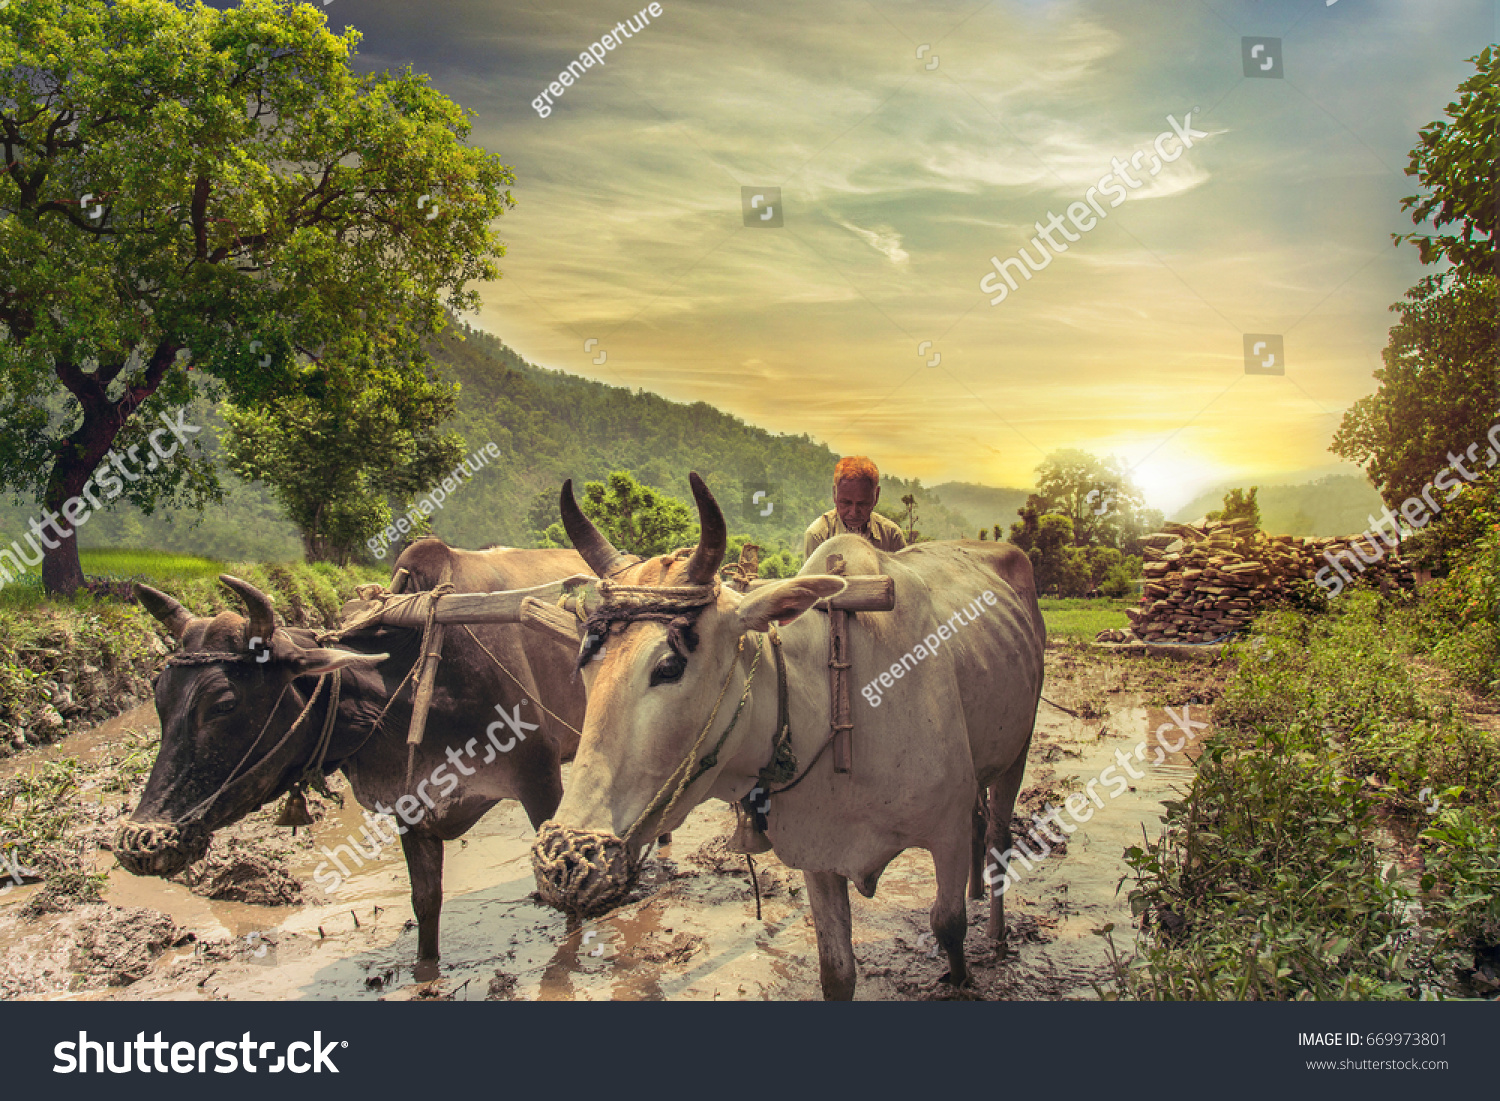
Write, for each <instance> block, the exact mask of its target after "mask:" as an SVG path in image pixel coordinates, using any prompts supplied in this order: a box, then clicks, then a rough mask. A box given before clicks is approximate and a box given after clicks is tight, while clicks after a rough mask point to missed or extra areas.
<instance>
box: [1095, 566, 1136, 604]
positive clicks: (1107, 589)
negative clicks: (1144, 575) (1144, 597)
mask: <svg viewBox="0 0 1500 1101" xmlns="http://www.w3.org/2000/svg"><path fill="white" fill-rule="evenodd" d="M1138 577H1140V567H1136V569H1135V571H1134V572H1132V571H1131V569H1130V567H1129V566H1126V565H1122V564H1121V565H1114V566H1111V567H1110V568H1109V571H1108V572H1107V573H1106V574H1105V575H1104V580H1103V581H1101V582H1100V583H1099V591H1100V592H1101V593H1103V594H1104V595H1105V596H1107V597H1111V598H1113V599H1116V600H1120V599H1123V598H1124V597H1127V596H1129V595H1130V594H1131V593H1133V592H1134V591H1135V580H1136V578H1138Z"/></svg>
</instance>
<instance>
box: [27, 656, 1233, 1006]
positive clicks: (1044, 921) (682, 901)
mask: <svg viewBox="0 0 1500 1101" xmlns="http://www.w3.org/2000/svg"><path fill="white" fill-rule="evenodd" d="M1140 669H1141V666H1140V664H1139V662H1135V663H1132V662H1130V661H1128V660H1126V661H1123V663H1121V662H1116V661H1111V660H1110V659H1093V658H1090V657H1089V656H1087V655H1086V654H1085V653H1083V652H1080V651H1075V650H1064V651H1058V650H1053V651H1049V654H1048V685H1047V688H1046V690H1045V691H1046V695H1047V697H1048V698H1049V699H1051V700H1054V701H1057V702H1058V703H1060V704H1062V705H1063V706H1064V707H1068V708H1070V709H1071V710H1072V711H1074V712H1077V715H1076V716H1075V715H1070V714H1065V713H1063V712H1062V711H1060V710H1057V709H1056V708H1054V707H1052V706H1048V705H1046V704H1044V705H1043V707H1042V709H1041V713H1040V715H1039V717H1038V723H1037V729H1036V734H1035V737H1034V740H1033V743H1032V751H1031V758H1030V763H1029V765H1028V768H1027V773H1026V786H1025V788H1024V789H1023V791H1022V795H1021V798H1020V800H1019V805H1018V808H1017V814H1018V815H1020V816H1021V817H1022V818H1025V819H1027V828H1030V821H1029V816H1030V815H1031V814H1032V813H1034V812H1037V811H1039V810H1041V809H1042V808H1043V807H1044V806H1045V804H1047V803H1049V802H1050V803H1052V804H1055V805H1059V806H1060V805H1062V803H1063V800H1064V799H1066V797H1067V796H1068V795H1069V794H1070V793H1074V792H1081V791H1084V790H1085V787H1086V785H1087V783H1088V781H1089V780H1091V779H1093V778H1095V777H1098V776H1099V775H1100V773H1101V772H1103V770H1104V769H1106V768H1107V767H1109V766H1110V765H1112V764H1116V763H1117V760H1118V758H1117V756H1116V754H1117V753H1123V754H1125V755H1126V756H1127V757H1130V759H1131V760H1132V761H1133V762H1134V764H1135V769H1136V771H1138V772H1140V773H1141V774H1142V775H1141V777H1140V778H1139V779H1131V780H1129V786H1128V789H1127V790H1122V791H1121V792H1120V794H1119V795H1118V797H1111V798H1107V799H1106V800H1105V801H1104V805H1103V807H1102V808H1100V809H1098V810H1096V812H1095V814H1094V816H1093V818H1092V819H1091V820H1090V821H1088V822H1087V823H1085V824H1082V825H1078V826H1076V828H1075V830H1074V832H1072V833H1071V835H1070V836H1068V838H1067V842H1066V845H1060V846H1057V847H1056V848H1055V850H1054V851H1053V852H1052V854H1051V855H1050V856H1048V857H1047V858H1046V859H1042V860H1040V861H1038V862H1036V863H1035V865H1034V866H1033V867H1032V868H1031V869H1030V870H1025V869H1021V868H1018V869H1017V870H1018V874H1019V876H1020V878H1019V881H1018V882H1017V883H1016V884H1015V885H1014V886H1013V887H1011V888H1010V890H1009V891H1008V893H1007V894H1006V896H1005V897H1006V912H1007V921H1008V926H1009V937H1008V943H1007V946H1006V951H1004V952H1003V953H1002V952H998V951H997V950H996V948H995V946H994V945H993V944H991V943H987V942H986V940H985V938H984V935H983V927H984V921H985V915H986V904H985V903H984V902H980V901H970V902H969V903H968V906H969V918H970V931H969V938H968V941H967V945H966V949H967V953H968V958H969V962H970V965H971V967H972V969H973V972H974V985H973V987H972V988H971V989H966V990H963V991H954V990H953V989H952V988H950V987H948V986H946V985H942V984H939V983H938V982H937V979H938V976H939V975H940V974H941V973H942V972H943V971H944V970H945V969H946V961H945V960H943V959H941V958H940V953H939V952H938V949H937V947H936V944H935V942H934V940H933V937H932V934H931V932H930V930H929V928H928V924H927V912H928V908H929V907H930V906H931V904H932V900H933V892H934V879H933V872H932V861H931V858H930V857H929V856H928V855H927V854H926V853H925V852H922V851H915V850H914V851H910V852H907V853H905V854H903V855H902V856H900V857H899V858H897V860H896V861H895V862H894V863H893V864H892V865H891V866H890V868H889V869H888V870H887V871H886V873H885V875H884V876H883V877H882V879H881V882H880V887H879V890H878V892H877V894H876V896H875V898H874V899H870V900H866V899H863V898H860V897H859V896H858V895H857V894H856V893H855V892H852V891H851V898H852V905H853V914H854V918H853V925H854V949H855V955H856V957H857V959H858V962H859V985H858V990H857V993H856V997H858V998H860V999H876V1000H890V999H900V1000H910V999H946V998H954V997H959V998H978V999H997V998H1004V999H1064V998H1093V997H1095V996H1096V988H1097V986H1101V985H1103V984H1105V983H1107V981H1108V977H1109V970H1108V963H1107V957H1106V952H1105V943H1104V941H1103V939H1102V937H1101V936H1099V935H1097V933H1096V931H1097V930H1100V929H1102V928H1103V927H1104V926H1106V925H1109V924H1111V923H1113V925H1114V927H1115V930H1116V932H1115V934H1114V938H1115V941H1116V944H1117V945H1124V944H1128V943H1129V939H1130V933H1129V929H1130V927H1131V918H1130V911H1129V906H1128V903H1127V901H1126V892H1127V891H1128V890H1129V883H1128V882H1124V885H1123V886H1122V882H1123V881H1124V880H1125V877H1126V869H1125V866H1124V864H1123V862H1122V861H1121V853H1122V851H1123V850H1124V849H1125V848H1126V847H1127V846H1129V845H1132V844H1137V843H1139V842H1140V840H1141V837H1142V834H1143V831H1144V832H1145V833H1146V834H1149V835H1150V836H1151V837H1153V838H1154V837H1155V836H1156V834H1157V832H1158V830H1159V827H1160V814H1161V812H1162V808H1161V802H1162V800H1163V799H1171V798H1174V797H1175V796H1176V793H1177V792H1178V791H1179V790H1180V789H1181V787H1182V786H1183V785H1184V783H1185V780H1186V778H1187V777H1188V776H1190V775H1191V768H1192V765H1191V760H1190V756H1191V754H1192V752H1193V746H1192V745H1191V744H1189V745H1188V747H1186V748H1185V749H1184V751H1183V752H1181V753H1176V754H1164V755H1163V759H1162V760H1161V761H1160V762H1159V763H1157V762H1154V757H1155V754H1154V752H1152V751H1147V752H1146V753H1145V754H1144V755H1140V754H1135V750H1136V746H1137V745H1138V744H1140V743H1143V742H1144V743H1147V744H1148V745H1149V746H1152V747H1154V746H1155V745H1156V740H1155V737H1154V732H1155V731H1157V730H1158V728H1160V727H1163V726H1164V725H1166V724H1171V723H1172V721H1173V720H1172V718H1171V716H1169V715H1168V714H1167V712H1166V711H1165V710H1163V709H1162V708H1159V707H1157V706H1154V704H1155V703H1156V702H1161V698H1162V697H1163V694H1165V697H1166V699H1168V700H1171V699H1173V698H1174V697H1175V698H1177V699H1178V700H1179V701H1181V702H1186V701H1190V700H1193V699H1202V700H1207V699H1212V698H1213V697H1214V696H1215V695H1216V692H1214V691H1212V690H1211V688H1210V689H1209V690H1205V689H1203V687H1202V683H1203V682H1204V681H1212V675H1211V674H1206V673H1201V672H1200V673H1197V674H1190V673H1189V672H1188V671H1186V670H1173V671H1171V672H1170V673H1168V672H1163V673H1162V674H1161V676H1162V677H1165V678H1167V680H1165V681H1146V682H1143V681H1142V680H1141V679H1140V678H1141V677H1142V676H1143V674H1142V673H1141V672H1140ZM1191 676H1197V677H1198V678H1199V679H1198V681H1196V682H1195V681H1192V680H1190V679H1188V678H1190V677H1191ZM1174 706H1175V705H1174ZM1192 707H1193V711H1192V717H1193V718H1194V719H1197V720H1199V721H1203V720H1206V719H1207V718H1208V714H1207V708H1206V707H1205V706H1203V705H1202V704H1201V703H1194V704H1192ZM1175 710H1176V713H1177V714H1179V715H1180V714H1181V708H1180V706H1175ZM1084 716H1087V717H1084ZM156 733H157V728H156V715H155V711H154V708H152V707H150V706H149V705H148V706H146V707H140V708H136V709H135V710H133V711H130V712H127V713H126V714H124V715H121V716H118V717H117V718H115V719H112V720H110V721H109V722H107V723H105V724H103V725H102V726H99V727H96V728H94V729H92V730H88V731H83V732H80V733H78V734H74V735H71V736H69V737H68V738H67V739H65V740H64V741H63V742H61V743H56V744H53V745H50V746H46V747H43V748H40V749H35V750H30V751H28V752H26V753H23V754H21V755H19V756H17V757H15V758H12V759H10V760H7V761H4V762H3V763H0V780H3V779H5V778H6V777H9V776H12V775H15V774H16V773H17V772H18V771H22V770H26V769H36V768H38V767H40V766H41V764H42V762H44V761H46V760H49V759H60V758H62V757H65V756H66V757H72V758H76V759H77V760H78V761H79V762H80V770H81V776H82V778H81V780H80V782H79V786H78V789H77V792H76V793H75V795H74V796H73V797H72V798H73V799H74V800H75V810H76V814H77V819H78V824H77V825H76V826H75V827H74V828H73V829H71V830H70V832H69V834H68V837H67V845H68V846H69V847H70V848H71V850H72V851H73V852H74V853H75V854H76V858H77V860H78V861H79V862H80V863H81V865H82V866H83V867H84V868H85V869H88V870H94V871H96V872H99V873H104V874H105V876H106V879H105V881H104V886H103V891H102V900H101V901H98V902H84V903H81V904H76V903H74V904H70V902H69V900H67V899H66V898H64V899H62V900H61V901H59V902H56V903H54V904H49V905H45V906H39V905H38V904H37V901H34V900H37V897H38V895H39V894H40V893H42V892H43V891H44V890H45V888H44V887H43V886H41V885H38V884H33V883H26V884H23V885H21V886H15V885H12V889H11V890H9V891H8V892H5V893H3V894H0V997H5V998H44V999H45V998H59V997H66V998H91V999H93V998H126V999H156V998H163V999H194V998H203V999H236V1000H238V999H277V1000H284V999H338V1000H350V999H364V1000H374V999H410V998H418V999H458V1000H475V1001H478V1000H484V999H507V1000H569V999H572V1000H590V1001H592V1000H604V999H630V1000H634V999H664V998H671V999H697V1000H704V1001H713V1000H743V999H815V998H818V997H820V996H821V995H820V991H819V988H818V976H817V952H816V947H815V940H814V934H813V927H812V918H811V912H810V910H809V908H808V905H807V899H806V892H805V890H804V888H803V885H802V877H801V874H800V873H798V872H795V871H792V870H790V869H787V868H785V867H784V866H782V865H781V864H780V863H779V862H778V861H777V860H776V859H775V857H774V855H773V854H771V853H767V854H765V855H764V856H763V857H758V858H756V866H757V873H758V879H759V886H760V894H761V900H762V914H761V919H760V920H758V921H757V920H756V915H755V901H754V895H753V893H752V888H751V885H750V881H749V876H748V874H747V871H746V867H745V860H744V858H743V857H741V856H738V855H735V854H730V853H728V852H727V850H726V849H725V847H724V842H723V839H724V837H725V836H726V835H727V834H728V833H729V832H730V829H731V828H732V816H731V814H730V811H729V808H728V807H726V806H724V805H722V804H717V803H715V804H709V805H706V806H703V807H700V808H699V809H698V810H697V811H695V812H694V814H693V815H692V816H691V817H690V818H689V820H688V822H687V823H686V824H685V825H684V827H683V828H682V829H680V830H678V831H677V832H676V834H675V836H674V839H673V842H672V844H671V845H670V846H667V847H665V848H663V849H660V850H658V852H657V853H656V854H655V856H654V857H653V858H652V860H651V861H650V863H649V865H648V868H647V870H646V872H645V873H644V875H643V881H642V887H641V889H640V890H639V891H638V892H637V894H638V896H639V897H638V898H636V900H634V901H632V902H631V903H630V904H628V905H626V906H624V907H622V908H620V909H618V910H616V911H615V912H613V913H611V914H609V915H608V916H606V917H604V918H602V919H599V920H597V921H594V922H590V923H587V924H583V925H579V924H577V923H570V922H569V921H568V920H566V919H565V918H564V917H563V915H561V914H559V913H557V912H556V911H553V910H551V909H549V908H547V907H545V906H542V905H539V904H538V903H536V902H535V901H533V899H532V897H531V895H532V891H533V890H534V882H533V879H532V873H531V865H530V846H531V841H532V837H533V834H532V830H531V828H530V825H529V824H528V822H527V821H526V818H525V815H524V814H523V812H522V811H521V809H520V807H519V805H517V804H515V803H505V804H501V805H500V806H498V807H496V808H495V809H494V810H492V811H491V812H490V813H489V814H488V815H487V816H486V817H485V818H484V819H483V820H482V821H481V822H480V823H479V824H478V825H477V826H475V827H474V829H473V830H471V831H470V832H469V834H468V835H467V836H466V837H464V838H463V839H461V840H459V841H454V842H450V843H449V844H448V848H447V852H446V856H445V861H446V867H445V872H444V888H445V890H444V905H443V926H442V940H443V960H442V962H441V963H440V964H439V965H437V966H436V967H429V968H427V969H425V970H424V972H423V973H421V974H417V973H415V971H414V961H415V957H416V928H415V923H414V922H413V921H412V920H411V906H410V903H409V901H408V897H407V881H406V869H405V864H404V861H403V860H402V858H401V855H400V850H399V847H397V846H394V845H393V846H391V847H389V848H387V849H385V850H383V851H382V852H381V854H380V856H379V857H378V858H366V860H365V863H364V865H363V866H362V867H358V868H352V869H351V870H352V873H353V874H351V875H350V876H349V877H348V878H347V879H345V880H344V882H343V883H342V885H341V886H340V888H339V889H338V892H337V894H336V895H332V896H330V895H328V894H326V893H325V892H323V891H322V890H321V889H320V888H319V887H318V886H317V884H316V883H315V881H314V877H313V872H314V869H315V868H317V867H318V866H319V864H321V863H322V862H323V861H325V860H326V859H327V856H326V855H325V854H324V852H323V851H322V850H323V849H324V847H329V848H331V847H333V846H337V845H339V844H343V843H345V842H346V841H347V838H348V836H349V835H350V834H356V835H357V834H358V832H359V829H360V827H362V826H363V825H364V822H363V820H362V819H361V817H360V815H361V811H360V809H359V808H358V807H357V806H356V805H355V803H354V802H353V800H352V799H350V800H347V801H346V802H345V804H344V805H343V806H342V807H340V806H339V805H338V804H337V802H333V801H326V800H321V799H318V798H312V799H311V800H310V803H311V808H312V811H313V815H314V817H315V819H316V821H315V823H314V825H312V826H311V827H306V828H303V829H301V830H299V831H297V835H296V836H295V837H294V836H292V833H291V831H290V830H287V829H278V828H276V827H274V826H273V825H272V823H273V821H274V818H275V814H276V808H274V807H272V808H267V809H265V810H262V811H260V812H259V813H257V814H256V815H254V816H252V818H251V819H249V820H247V821H245V822H241V823H239V824H238V825H236V826H234V827H232V828H230V829H227V830H223V831H220V833H219V834H217V835H216V837H215V840H214V845H213V849H212V850H211V852H210V856H209V859H208V860H207V861H205V862H204V863H203V864H200V865H198V866H195V868H194V869H191V870H190V873H189V874H188V875H187V876H186V877H181V878H180V879H179V880H173V881H164V880H160V879H150V878H137V877H135V876H132V875H130V874H129V873H127V872H126V871H124V869H122V868H120V867H118V865H116V864H115V861H114V857H113V855H112V854H111V853H110V852H109V851H108V849H107V845H108V843H109V839H110V837H111V836H112V835H113V833H114V830H115V828H116V826H117V824H118V822H119V820H120V818H122V817H123V816H125V815H126V814H128V809H127V808H129V807H131V806H133V805H134V797H135V796H138V794H139V792H140V789H141V787H142V785H143V784H144V779H145V776H144V772H143V771H141V769H142V765H143V763H144V764H145V765H149V762H150V760H151V758H152V756H154V747H153V745H152V740H153V737H154V736H155V735H156ZM1200 737H1201V734H1200ZM564 782H565V783H566V772H565V773H564ZM1018 825H1019V824H1018Z"/></svg>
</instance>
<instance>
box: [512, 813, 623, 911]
mask: <svg viewBox="0 0 1500 1101" xmlns="http://www.w3.org/2000/svg"><path fill="white" fill-rule="evenodd" d="M628 852H629V850H628V849H627V848H626V847H625V845H623V844H622V843H621V842H620V839H619V838H618V837H616V836H614V834H612V833H606V832H604V831H602V830H582V829H576V828H573V827H568V826H562V825H560V824H558V823H557V822H552V821H548V822H543V823H542V825H541V828H540V829H538V830H537V831H536V842H535V844H533V845H532V847H531V868H532V871H533V872H534V873H535V875H536V884H537V894H538V895H540V896H541V899H542V901H543V902H546V903H548V904H549V905H551V906H554V907H556V908H557V909H559V910H564V911H568V912H570V913H575V914H580V915H585V916H587V915H590V914H596V913H602V912H604V911H606V910H608V909H609V908H610V907H612V906H613V905H614V904H615V903H617V902H618V901H619V900H620V899H622V898H623V897H624V896H625V895H626V894H628V893H629V891H630V887H631V885H632V884H633V883H634V881H635V874H634V869H632V868H631V866H630V860H629V857H628Z"/></svg>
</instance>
